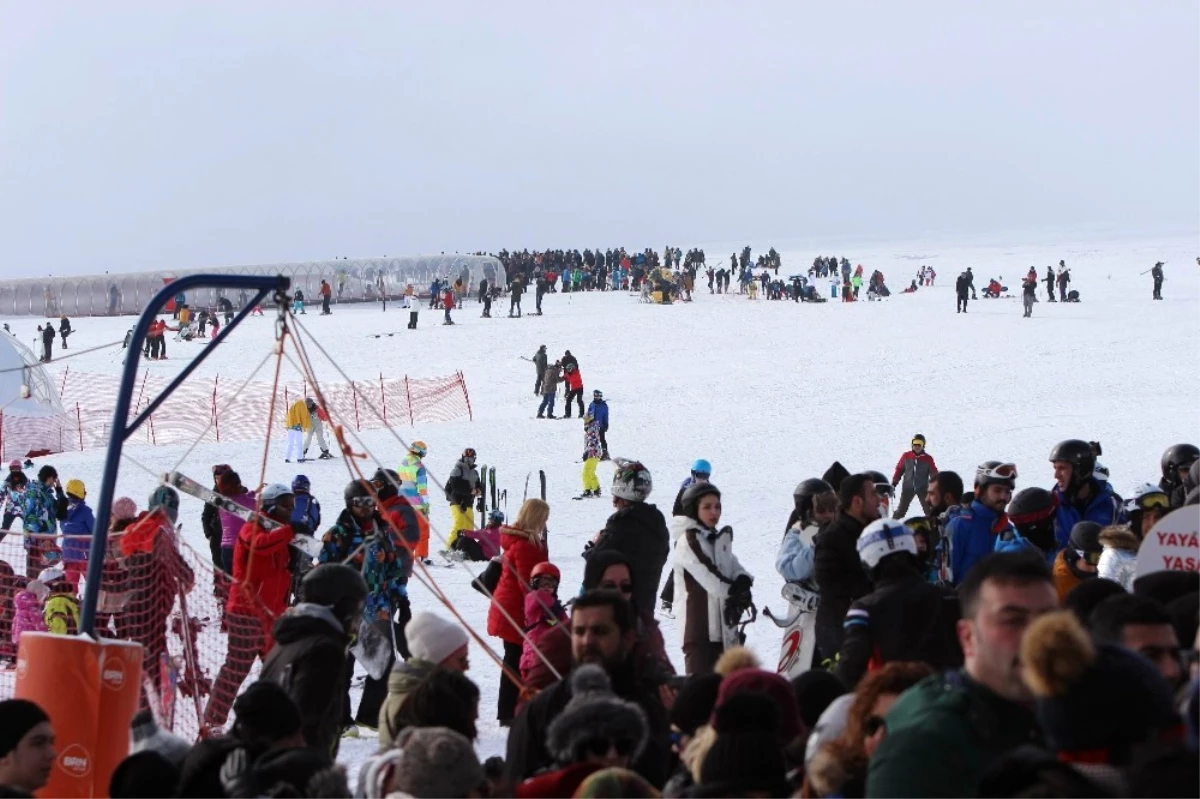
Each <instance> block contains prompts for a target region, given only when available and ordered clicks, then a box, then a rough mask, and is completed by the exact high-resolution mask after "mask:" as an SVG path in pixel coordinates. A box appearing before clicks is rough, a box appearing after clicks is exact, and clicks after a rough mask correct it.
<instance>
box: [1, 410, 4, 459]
mask: <svg viewBox="0 0 1200 799" xmlns="http://www.w3.org/2000/svg"><path fill="white" fill-rule="evenodd" d="M3 452H4V411H0V454H2V453H3Z"/></svg>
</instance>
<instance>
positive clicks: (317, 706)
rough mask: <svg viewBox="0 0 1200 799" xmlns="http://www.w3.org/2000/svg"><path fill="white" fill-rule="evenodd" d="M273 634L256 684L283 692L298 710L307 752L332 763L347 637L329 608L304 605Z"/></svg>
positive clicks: (338, 728)
mask: <svg viewBox="0 0 1200 799" xmlns="http://www.w3.org/2000/svg"><path fill="white" fill-rule="evenodd" d="M272 634H273V635H274V637H275V645H274V646H273V647H271V651H270V652H268V653H267V659H266V660H265V661H263V668H262V673H261V674H259V676H258V679H259V680H269V681H271V682H275V683H279V684H280V685H282V686H283V687H284V689H285V690H287V692H288V695H289V696H291V697H292V700H293V701H294V702H295V703H296V705H297V706H298V707H299V708H300V719H301V730H302V731H303V732H304V739H305V741H307V742H308V745H309V747H310V748H312V749H316V750H319V751H321V752H326V753H328V754H329V756H330V757H331V758H336V757H337V750H338V744H339V743H340V742H341V737H342V735H341V734H342V702H343V699H344V698H345V694H346V648H347V647H348V646H349V644H350V637H349V636H348V635H346V633H345V630H344V629H343V628H342V625H341V623H340V622H338V620H337V619H336V618H335V617H334V615H333V613H332V612H331V611H329V610H328V609H327V608H324V607H321V606H320V605H309V604H304V603H302V604H300V605H297V606H296V607H294V608H292V609H291V610H289V611H288V612H287V613H285V614H283V615H282V616H280V617H279V619H278V620H277V621H276V622H275V627H274V628H273V630H272Z"/></svg>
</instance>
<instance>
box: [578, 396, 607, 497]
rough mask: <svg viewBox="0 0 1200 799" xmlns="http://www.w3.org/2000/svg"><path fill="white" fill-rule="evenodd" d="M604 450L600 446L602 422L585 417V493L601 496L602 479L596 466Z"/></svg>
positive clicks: (588, 495) (589, 495)
mask: <svg viewBox="0 0 1200 799" xmlns="http://www.w3.org/2000/svg"><path fill="white" fill-rule="evenodd" d="M603 454H604V450H603V449H602V448H601V447H600V423H599V422H597V421H596V420H595V419H593V418H592V417H591V415H588V416H585V417H583V495H584V496H585V497H598V496H600V479H599V478H598V477H596V466H597V465H598V464H599V463H600V456H601V455H603Z"/></svg>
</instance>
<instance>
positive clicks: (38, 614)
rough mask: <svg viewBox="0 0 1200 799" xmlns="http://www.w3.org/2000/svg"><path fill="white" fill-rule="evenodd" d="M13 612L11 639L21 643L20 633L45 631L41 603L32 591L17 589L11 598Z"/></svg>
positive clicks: (15, 642)
mask: <svg viewBox="0 0 1200 799" xmlns="http://www.w3.org/2000/svg"><path fill="white" fill-rule="evenodd" d="M13 605H14V606H15V612H14V613H13V621H12V640H13V643H14V644H19V643H21V633H44V632H46V619H45V618H44V617H43V616H42V603H41V602H39V601H38V598H37V596H35V595H34V593H33V592H32V591H18V592H17V595H16V597H14V598H13Z"/></svg>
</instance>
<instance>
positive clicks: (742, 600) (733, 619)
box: [724, 574, 754, 627]
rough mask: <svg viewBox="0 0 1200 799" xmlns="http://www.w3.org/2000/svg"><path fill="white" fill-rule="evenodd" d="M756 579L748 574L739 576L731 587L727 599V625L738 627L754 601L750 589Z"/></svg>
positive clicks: (725, 614)
mask: <svg viewBox="0 0 1200 799" xmlns="http://www.w3.org/2000/svg"><path fill="white" fill-rule="evenodd" d="M752 585H754V579H753V578H752V577H751V576H750V575H748V574H739V575H738V576H737V578H735V579H734V581H733V584H732V585H730V586H729V596H728V597H727V598H726V599H725V613H724V616H725V623H726V624H727V625H728V626H730V627H736V626H737V624H738V622H740V621H741V619H742V614H743V613H745V612H746V611H747V610H748V609H749V608H750V606H751V605H752V604H753V602H754V600H753V598H752V597H751V596H750V588H751V586H752Z"/></svg>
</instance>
